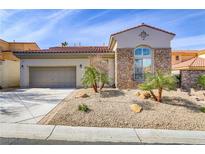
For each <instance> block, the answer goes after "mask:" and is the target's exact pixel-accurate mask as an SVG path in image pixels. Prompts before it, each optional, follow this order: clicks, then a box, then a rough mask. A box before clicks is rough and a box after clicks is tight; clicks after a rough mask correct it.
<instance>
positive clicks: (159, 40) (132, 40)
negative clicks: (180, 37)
mask: <svg viewBox="0 0 205 154" xmlns="http://www.w3.org/2000/svg"><path fill="white" fill-rule="evenodd" d="M142 31H145V32H146V33H147V34H148V36H147V37H146V38H145V39H144V40H143V39H142V38H141V37H140V36H139V35H140V33H141V32H142ZM173 37H174V36H173V35H170V34H168V33H164V32H161V31H158V30H155V29H152V28H149V27H146V26H142V27H139V28H135V29H132V30H129V31H126V32H123V33H120V34H117V35H115V36H114V39H115V40H116V41H117V48H135V47H136V46H139V45H148V46H151V47H152V48H170V47H171V40H172V39H173Z"/></svg>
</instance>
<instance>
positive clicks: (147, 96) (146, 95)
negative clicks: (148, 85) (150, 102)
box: [136, 92, 151, 99]
mask: <svg viewBox="0 0 205 154" xmlns="http://www.w3.org/2000/svg"><path fill="white" fill-rule="evenodd" d="M136 96H138V97H139V98H141V99H148V98H151V94H150V93H149V92H143V93H140V92H137V93H136Z"/></svg>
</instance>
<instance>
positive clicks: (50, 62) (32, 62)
mask: <svg viewBox="0 0 205 154" xmlns="http://www.w3.org/2000/svg"><path fill="white" fill-rule="evenodd" d="M80 64H82V66H83V68H80ZM89 64H90V61H89V59H88V58H87V59H22V60H21V64H20V67H21V68H20V72H21V76H20V86H21V87H29V67H30V66H35V67H38V66H39V67H60V66H76V87H82V86H83V85H82V83H81V79H82V76H83V73H84V67H85V66H88V65H89ZM22 66H23V67H22Z"/></svg>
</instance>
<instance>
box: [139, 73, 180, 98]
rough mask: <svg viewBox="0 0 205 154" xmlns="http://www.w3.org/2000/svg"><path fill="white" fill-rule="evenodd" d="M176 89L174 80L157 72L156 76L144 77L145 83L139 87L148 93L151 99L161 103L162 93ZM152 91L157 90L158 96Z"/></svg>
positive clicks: (148, 75)
mask: <svg viewBox="0 0 205 154" xmlns="http://www.w3.org/2000/svg"><path fill="white" fill-rule="evenodd" d="M175 87H176V79H175V78H174V77H173V76H171V75H169V74H164V73H162V72H161V71H157V72H156V74H154V75H152V74H147V75H146V77H145V82H144V83H142V84H140V85H139V88H140V89H142V90H147V91H150V93H151V95H152V96H153V98H154V99H155V100H156V101H158V102H161V101H162V91H163V89H164V90H171V89H174V88H175ZM154 89H158V96H156V95H155V94H154V92H153V90H154Z"/></svg>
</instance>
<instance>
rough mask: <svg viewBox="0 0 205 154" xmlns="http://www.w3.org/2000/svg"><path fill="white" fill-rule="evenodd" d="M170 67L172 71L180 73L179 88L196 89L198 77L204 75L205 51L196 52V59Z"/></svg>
mask: <svg viewBox="0 0 205 154" xmlns="http://www.w3.org/2000/svg"><path fill="white" fill-rule="evenodd" d="M172 67H173V70H179V71H180V76H181V83H180V84H181V88H183V89H185V90H188V89H190V88H198V85H197V79H198V77H199V76H200V75H205V50H204V51H198V52H197V56H196V57H194V58H191V59H189V60H187V61H183V62H181V63H177V64H175V65H173V66H172Z"/></svg>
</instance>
